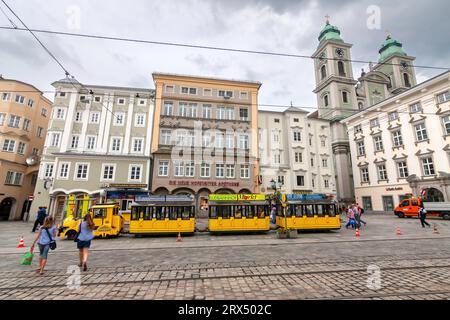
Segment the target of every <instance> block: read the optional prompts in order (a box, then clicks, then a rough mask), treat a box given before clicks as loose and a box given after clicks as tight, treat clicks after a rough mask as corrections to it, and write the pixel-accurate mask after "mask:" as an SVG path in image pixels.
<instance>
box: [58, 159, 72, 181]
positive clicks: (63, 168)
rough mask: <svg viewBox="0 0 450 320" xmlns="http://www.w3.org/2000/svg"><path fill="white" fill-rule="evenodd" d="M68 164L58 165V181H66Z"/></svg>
mask: <svg viewBox="0 0 450 320" xmlns="http://www.w3.org/2000/svg"><path fill="white" fill-rule="evenodd" d="M69 165H70V164H69V163H61V164H60V165H59V175H58V178H59V179H68V178H69Z"/></svg>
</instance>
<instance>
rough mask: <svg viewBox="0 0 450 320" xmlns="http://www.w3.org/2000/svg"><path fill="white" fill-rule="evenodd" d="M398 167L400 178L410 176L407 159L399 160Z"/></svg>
mask: <svg viewBox="0 0 450 320" xmlns="http://www.w3.org/2000/svg"><path fill="white" fill-rule="evenodd" d="M397 169H398V177H399V178H408V176H409V175H408V165H407V163H406V161H400V162H397Z"/></svg>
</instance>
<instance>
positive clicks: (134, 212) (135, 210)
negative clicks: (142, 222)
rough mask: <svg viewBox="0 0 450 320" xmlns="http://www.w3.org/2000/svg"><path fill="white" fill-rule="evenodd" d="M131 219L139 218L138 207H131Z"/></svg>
mask: <svg viewBox="0 0 450 320" xmlns="http://www.w3.org/2000/svg"><path fill="white" fill-rule="evenodd" d="M131 220H139V207H133V208H132V209H131Z"/></svg>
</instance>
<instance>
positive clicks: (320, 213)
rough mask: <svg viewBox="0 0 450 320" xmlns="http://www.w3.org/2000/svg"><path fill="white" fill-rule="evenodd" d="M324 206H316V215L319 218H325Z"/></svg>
mask: <svg viewBox="0 0 450 320" xmlns="http://www.w3.org/2000/svg"><path fill="white" fill-rule="evenodd" d="M323 206H324V205H322V204H317V205H315V207H316V208H315V209H316V214H317V216H318V217H324V216H325V212H324V208H323Z"/></svg>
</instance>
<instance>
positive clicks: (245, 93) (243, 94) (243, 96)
mask: <svg viewBox="0 0 450 320" xmlns="http://www.w3.org/2000/svg"><path fill="white" fill-rule="evenodd" d="M239 98H241V99H244V100H247V99H248V92H245V91H244V92H242V91H241V92H240V93H239Z"/></svg>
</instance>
